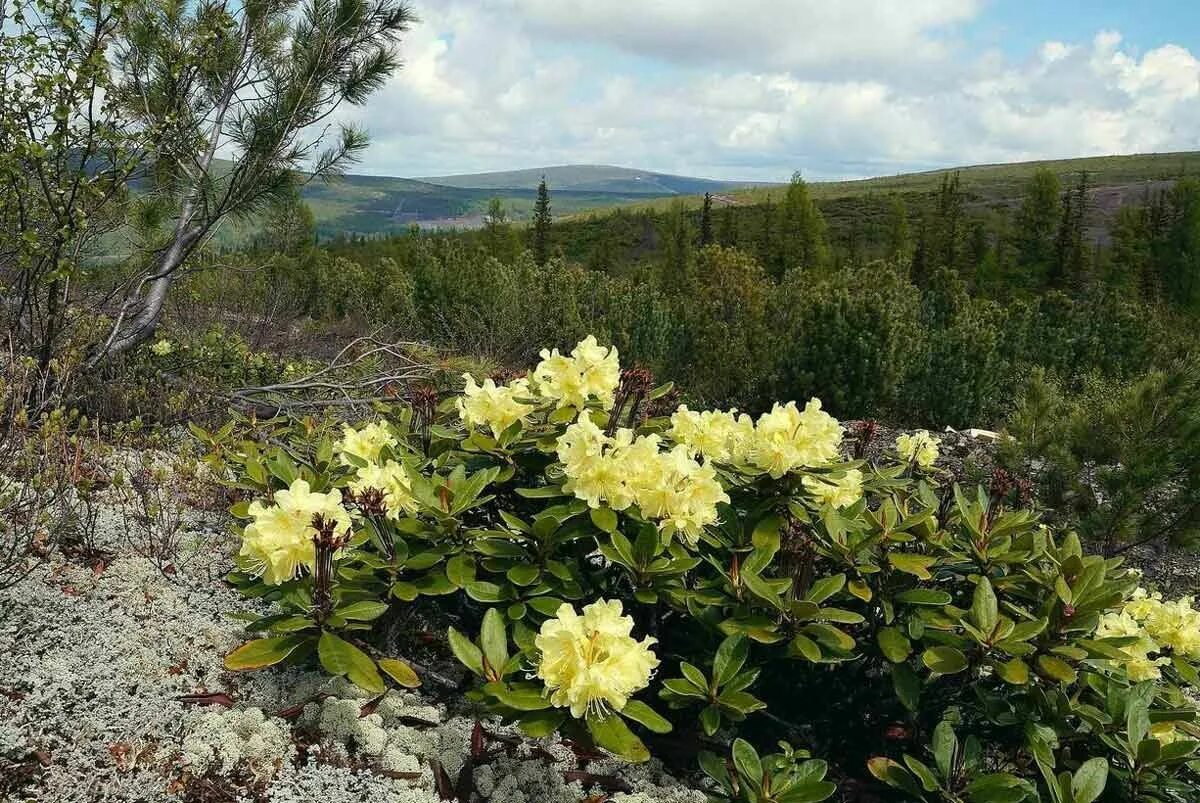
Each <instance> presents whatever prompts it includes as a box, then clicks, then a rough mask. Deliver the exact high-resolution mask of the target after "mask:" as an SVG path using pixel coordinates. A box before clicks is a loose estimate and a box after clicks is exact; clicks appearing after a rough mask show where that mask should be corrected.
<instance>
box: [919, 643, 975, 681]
mask: <svg viewBox="0 0 1200 803" xmlns="http://www.w3.org/2000/svg"><path fill="white" fill-rule="evenodd" d="M921 661H922V662H923V663H924V664H925V666H927V667H929V668H930V669H932V670H933V671H934V672H937V673H939V674H942V675H953V674H955V673H957V672H961V671H963V670H964V669H966V668H967V656H965V655H963V654H962V651H961V650H958V649H955V648H954V647H946V646H939V647H930V648H929V649H928V650H926V651H925V652H924V653H923V654H922V655H921Z"/></svg>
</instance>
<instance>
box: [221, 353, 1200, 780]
mask: <svg viewBox="0 0 1200 803" xmlns="http://www.w3.org/2000/svg"><path fill="white" fill-rule="evenodd" d="M645 380H646V376H645V374H644V372H640V371H637V370H628V369H626V370H622V369H621V368H620V365H619V363H618V353H617V350H616V349H615V348H611V347H605V346H603V345H600V344H599V343H598V342H597V341H596V339H595V338H592V337H589V338H587V339H585V340H584V341H582V342H580V343H579V344H578V345H577V346H576V347H575V349H574V350H572V351H571V353H570V354H569V355H564V354H560V353H559V352H558V351H557V350H554V351H543V352H542V359H541V362H539V363H538V364H537V366H536V367H535V368H534V369H533V370H532V371H531V372H530V373H529V374H528V375H527V376H524V377H521V378H517V379H514V380H512V381H511V382H509V383H507V384H498V383H496V382H495V381H493V380H491V379H487V380H484V382H483V383H482V384H479V383H478V382H476V381H475V379H474V378H472V377H470V376H468V377H466V388H467V389H466V391H465V392H464V393H463V394H461V395H460V396H457V397H453V398H452V399H450V400H447V401H446V402H445V403H443V404H442V405H441V407H440V412H439V413H437V414H436V416H435V417H434V420H433V421H432V423H431V425H430V426H429V427H428V428H427V429H425V428H422V427H420V426H414V411H413V409H412V408H411V407H408V406H406V405H403V404H398V405H393V406H389V407H387V408H385V409H383V410H381V415H380V417H379V418H377V419H375V420H372V421H370V422H364V423H363V424H362V425H360V426H359V427H358V428H353V427H345V428H344V429H342V430H341V431H339V430H338V429H336V428H335V427H333V426H332V425H331V424H319V423H315V422H313V421H311V420H310V421H305V422H293V421H289V420H287V419H277V420H275V421H273V422H267V424H265V425H264V426H266V428H267V429H266V431H265V432H260V439H259V440H257V441H253V440H240V439H239V438H238V436H237V435H236V434H233V433H231V432H228V431H227V432H225V433H223V434H218V435H216V436H213V435H210V434H208V433H201V434H202V436H203V437H204V438H205V439H207V441H208V442H209V444H210V448H211V450H212V453H211V459H212V460H214V461H218V462H220V463H221V464H222V465H224V466H226V467H228V468H230V469H232V471H233V476H234V477H235V478H236V480H235V484H236V485H237V487H239V488H243V489H246V490H248V491H252V492H253V496H254V498H253V500H252V501H250V500H248V501H243V502H239V503H238V504H237V505H235V507H234V514H235V515H236V516H238V517H239V518H241V519H242V520H243V521H244V522H245V524H244V529H243V545H242V550H241V554H240V556H239V558H238V563H239V569H238V571H236V572H235V573H234V574H233V575H232V576H231V580H232V581H233V582H234V583H235V584H236V585H237V587H238V588H240V589H241V591H242V593H244V594H246V595H247V596H250V597H254V598H265V599H268V600H274V601H276V602H277V604H278V606H279V613H278V614H273V615H270V616H267V617H264V618H259V619H257V620H255V621H253V622H250V623H249V625H248V626H247V627H248V630H250V631H251V632H253V633H256V634H258V638H255V639H253V640H251V641H248V642H247V643H246V644H244V645H243V646H242V647H240V648H238V649H236V650H235V651H234V652H232V653H231V654H230V655H229V656H228V657H227V658H226V665H227V667H229V668H230V669H234V670H251V669H263V668H265V667H270V666H274V665H279V664H296V663H308V662H313V661H315V662H317V663H318V664H319V665H320V666H321V667H323V669H324V670H325V671H326V672H329V673H331V674H335V675H342V676H345V677H346V678H348V679H349V680H351V681H352V682H354V683H356V684H358V685H359V686H361V687H362V688H364V689H366V690H368V691H371V692H376V693H380V692H383V691H384V689H385V688H387V686H388V685H389V683H395V684H398V685H400V686H402V687H403V686H413V685H416V684H417V683H419V682H420V677H419V675H420V672H419V671H416V670H415V669H414V667H413V666H411V665H410V664H409V663H408V662H406V660H405V656H403V655H394V654H387V653H385V652H383V651H381V649H380V648H379V647H378V645H377V643H376V642H375V640H374V639H373V638H372V632H373V623H374V622H377V621H379V620H381V619H384V618H385V617H394V616H395V615H396V612H397V611H398V610H403V609H404V608H405V607H406V606H411V605H413V604H416V601H417V600H418V599H419V598H420V597H423V596H437V597H440V598H441V600H440V602H439V608H441V609H443V610H446V611H452V612H453V616H454V618H455V620H456V621H457V625H456V626H453V627H450V628H449V631H448V638H449V643H450V647H451V649H452V650H453V652H454V655H455V656H456V657H457V658H458V660H459V661H461V662H462V664H464V665H465V666H466V668H467V669H468V670H469V671H470V673H471V675H472V676H473V677H474V683H473V687H472V689H471V691H469V692H468V697H469V698H470V699H471V700H474V701H475V702H476V703H478V704H479V705H481V706H483V707H484V708H486V709H487V710H489V711H490V712H492V713H493V714H495V715H497V716H499V717H501V718H503V719H504V720H507V721H513V722H516V723H517V724H518V725H519V726H520V728H521V730H522V731H524V732H525V733H526V734H529V735H531V736H545V735H548V734H552V733H554V732H558V733H561V734H562V735H564V736H566V737H569V738H571V739H574V740H576V741H577V742H579V743H584V744H594V745H597V746H599V747H602V748H605V749H607V750H609V751H611V752H613V753H615V754H617V755H620V756H622V757H624V758H626V759H627V760H629V761H634V762H637V761H644V760H646V759H647V758H649V757H650V755H651V754H652V753H654V752H656V751H657V750H659V749H662V750H663V751H665V753H666V754H670V755H672V756H676V757H677V756H678V755H679V754H680V751H682V752H684V753H686V754H688V755H694V756H695V757H696V759H697V760H698V761H699V764H700V767H701V768H702V769H703V771H704V772H705V773H706V774H707V775H708V776H709V777H710V778H711V780H712V782H713V783H714V784H715V787H714V789H715V791H714V796H715V798H716V799H719V800H738V801H747V802H749V801H768V800H771V801H780V803H787V802H788V801H819V800H825V799H828V798H830V797H832V796H833V795H834V794H835V792H836V791H837V789H838V788H839V785H844V786H845V787H846V788H847V789H848V788H850V787H852V786H855V785H861V784H862V783H864V782H865V780H866V779H869V778H873V779H875V780H876V781H877V782H879V783H880V784H882V785H884V786H886V787H893V788H894V789H896V790H898V794H899V795H900V796H901V797H898V798H897V799H906V800H926V801H970V802H971V803H1000V802H1001V801H1009V802H1011V803H1019V802H1020V801H1039V800H1041V801H1045V800H1052V801H1057V802H1058V803H1091V801H1096V800H1113V801H1116V800H1188V799H1191V798H1192V797H1193V796H1194V795H1196V794H1197V793H1200V775H1198V774H1197V773H1196V769H1195V766H1196V765H1195V763H1194V757H1195V755H1196V751H1197V750H1198V749H1200V726H1198V725H1197V723H1196V721H1195V718H1196V708H1195V703H1194V702H1193V701H1192V700H1190V699H1189V698H1188V697H1186V696H1185V694H1184V690H1185V689H1186V688H1187V687H1189V686H1196V685H1200V675H1198V674H1197V666H1198V665H1200V611H1197V610H1196V609H1195V608H1193V607H1192V600H1191V599H1187V598H1185V599H1179V600H1164V599H1162V598H1161V597H1160V596H1158V595H1156V594H1151V593H1148V592H1147V591H1146V590H1145V589H1143V588H1142V587H1141V586H1140V582H1139V575H1138V572H1136V571H1135V570H1131V569H1128V568H1125V567H1124V566H1122V561H1121V560H1120V559H1119V558H1114V559H1105V558H1103V557H1100V556H1096V555H1090V554H1087V553H1086V552H1085V550H1084V549H1083V548H1082V547H1081V544H1080V541H1079V539H1078V538H1077V537H1076V536H1075V535H1074V534H1073V533H1064V532H1059V531H1056V530H1054V529H1051V528H1048V527H1046V526H1045V525H1043V524H1039V523H1038V521H1037V518H1036V517H1035V516H1034V515H1033V514H1032V513H1031V512H1030V511H1028V510H1023V509H1020V508H1010V507H1008V506H1006V504H1005V502H1004V501H1003V500H1002V499H1001V498H998V497H989V495H988V494H987V493H986V492H985V491H984V490H983V489H982V488H981V489H979V490H978V491H976V490H973V489H968V488H962V487H959V486H958V485H951V486H948V485H946V484H945V483H944V482H943V481H942V472H941V471H940V469H939V468H938V464H937V462H938V459H939V449H938V447H939V442H938V439H937V438H936V437H933V436H932V435H930V434H928V433H924V432H921V433H916V434H915V435H912V436H908V435H906V436H903V437H902V438H900V439H899V441H898V442H897V443H896V445H895V450H894V452H893V456H892V458H891V459H889V460H885V461H883V462H881V463H878V464H876V463H868V462H864V461H861V460H859V461H847V460H846V459H845V457H844V449H843V447H844V443H843V440H844V437H845V431H844V428H843V427H842V426H841V425H840V424H839V423H838V421H837V420H836V419H834V418H833V417H832V416H830V415H829V414H828V413H827V412H825V411H824V410H823V409H822V405H821V403H820V401H818V400H817V399H815V398H814V399H812V400H811V401H809V402H808V403H807V404H805V405H804V406H803V407H800V406H798V405H796V404H795V403H792V402H789V403H788V404H786V405H783V404H775V405H774V406H773V407H772V408H771V409H770V410H769V411H767V412H765V413H763V414H761V415H759V416H758V417H752V416H750V415H748V414H740V413H737V412H736V411H720V410H706V411H694V410H690V409H689V408H688V407H686V406H679V407H678V408H677V409H675V410H670V409H667V410H663V409H661V407H656V406H655V403H656V402H657V401H659V400H661V399H662V398H663V397H665V396H666V395H668V394H669V392H670V390H671V388H670V386H669V385H668V386H659V387H650V386H649V385H648V384H647V383H646V381H645ZM797 688H800V689H803V691H804V693H803V694H796V693H795V691H796V689H797ZM831 701H836V704H833V703H832V702H831ZM715 736H720V737H721V739H720V740H714V739H713V738H712V737H715ZM730 739H732V747H731V750H732V752H731V753H730V754H729V755H726V754H725V752H724V751H725V749H726V748H719V747H718V746H719V745H720V744H722V743H724V744H729V740H730ZM774 743H778V744H779V745H780V746H781V747H782V752H780V753H772V754H770V755H767V756H764V755H762V753H761V752H760V750H761V748H762V747H763V746H766V745H769V744H774ZM714 749H718V750H719V751H720V752H719V754H718V753H714V752H713V750H714Z"/></svg>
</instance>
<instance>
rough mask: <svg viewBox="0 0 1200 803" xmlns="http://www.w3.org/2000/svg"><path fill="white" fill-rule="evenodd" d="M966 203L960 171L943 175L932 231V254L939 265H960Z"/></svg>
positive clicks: (949, 266)
mask: <svg viewBox="0 0 1200 803" xmlns="http://www.w3.org/2000/svg"><path fill="white" fill-rule="evenodd" d="M965 203H966V199H965V197H964V195H963V192H962V187H961V179H960V176H959V174H958V171H957V170H956V171H954V172H953V173H947V174H945V175H944V176H942V186H941V189H940V190H939V191H938V201H937V219H936V220H935V224H934V226H933V230H932V231H931V232H930V236H931V240H932V242H931V243H930V246H931V252H932V253H931V256H932V257H933V260H934V261H935V262H936V263H937V264H938V265H939V266H944V267H947V268H956V269H957V268H958V267H960V265H959V259H960V258H961V256H962V253H963V249H962V244H961V242H960V241H961V239H962V236H963V233H964V232H963V214H964V206H965Z"/></svg>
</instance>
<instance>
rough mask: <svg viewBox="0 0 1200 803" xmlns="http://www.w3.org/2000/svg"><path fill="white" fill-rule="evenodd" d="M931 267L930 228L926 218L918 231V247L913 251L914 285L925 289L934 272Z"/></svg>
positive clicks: (912, 275)
mask: <svg viewBox="0 0 1200 803" xmlns="http://www.w3.org/2000/svg"><path fill="white" fill-rule="evenodd" d="M931 267H932V266H931V265H930V264H929V227H928V225H927V224H926V223H925V218H924V217H922V218H921V225H920V228H919V229H918V230H917V247H916V249H915V250H914V251H913V258H912V266H911V267H910V269H909V277H910V278H911V279H912V283H913V284H915V285H916V286H917V287H924V286H925V283H926V281H928V279H929V274H930V273H931V272H932V270H931Z"/></svg>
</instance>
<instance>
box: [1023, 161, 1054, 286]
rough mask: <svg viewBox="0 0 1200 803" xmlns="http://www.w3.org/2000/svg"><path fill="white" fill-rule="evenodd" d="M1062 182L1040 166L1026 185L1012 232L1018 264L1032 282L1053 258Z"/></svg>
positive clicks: (1040, 278) (1049, 266)
mask: <svg viewBox="0 0 1200 803" xmlns="http://www.w3.org/2000/svg"><path fill="white" fill-rule="evenodd" d="M1061 203H1062V185H1061V184H1060V183H1059V180H1058V176H1057V175H1056V174H1055V173H1054V172H1053V171H1051V170H1049V169H1047V168H1044V167H1039V168H1038V169H1037V170H1035V171H1034V173H1033V175H1032V176H1030V178H1029V181H1028V182H1027V183H1026V184H1025V192H1024V194H1023V196H1022V198H1021V206H1020V208H1019V209H1018V210H1017V214H1016V220H1015V225H1014V226H1013V232H1012V246H1013V251H1014V252H1015V257H1016V260H1017V265H1018V266H1019V268H1020V269H1021V270H1022V271H1024V272H1025V274H1026V275H1027V276H1031V277H1034V278H1035V279H1036V281H1035V282H1032V283H1034V284H1036V283H1037V282H1040V281H1043V280H1044V279H1045V277H1046V276H1047V275H1048V274H1049V273H1050V272H1051V269H1052V263H1053V261H1054V258H1055V247H1054V243H1055V240H1054V232H1055V227H1056V226H1057V225H1058V222H1059V212H1060V206H1061Z"/></svg>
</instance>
